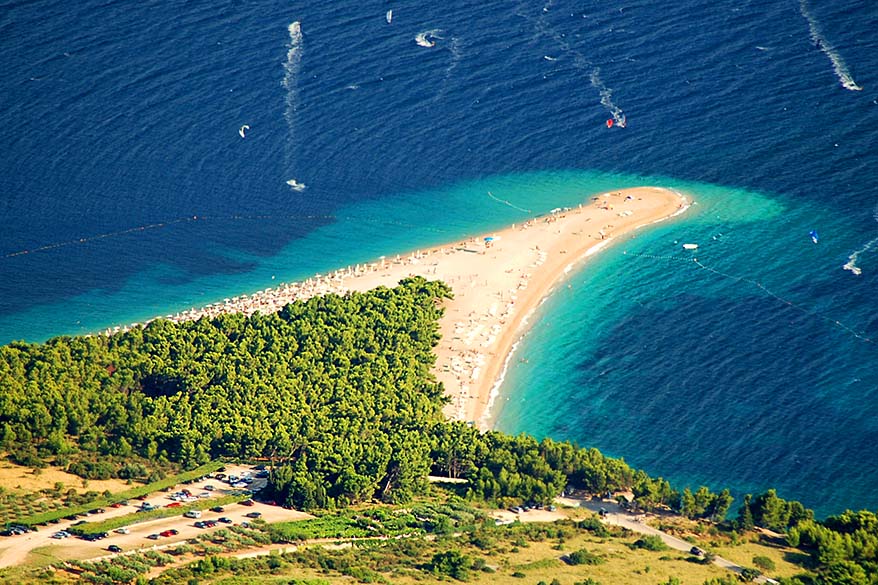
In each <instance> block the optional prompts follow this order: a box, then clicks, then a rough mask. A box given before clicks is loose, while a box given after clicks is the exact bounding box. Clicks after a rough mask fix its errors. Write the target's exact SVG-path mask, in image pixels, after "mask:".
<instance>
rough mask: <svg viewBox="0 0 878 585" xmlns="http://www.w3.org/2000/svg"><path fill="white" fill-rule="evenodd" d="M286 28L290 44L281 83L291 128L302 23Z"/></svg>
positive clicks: (300, 57) (296, 90) (300, 51)
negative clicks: (285, 92)
mask: <svg viewBox="0 0 878 585" xmlns="http://www.w3.org/2000/svg"><path fill="white" fill-rule="evenodd" d="M287 30H288V31H289V33H290V45H289V48H288V49H287V60H286V62H285V63H284V79H283V81H282V84H283V86H284V88H285V89H286V90H287V95H286V109H285V110H284V117H285V118H286V120H287V125H288V126H290V129H292V126H293V123H294V122H295V116H296V106H297V102H298V94H299V85H298V80H299V67H300V64H301V62H302V25H301V24H299V21H298V20H297V21H295V22H293V23H290V25H289V27H287Z"/></svg>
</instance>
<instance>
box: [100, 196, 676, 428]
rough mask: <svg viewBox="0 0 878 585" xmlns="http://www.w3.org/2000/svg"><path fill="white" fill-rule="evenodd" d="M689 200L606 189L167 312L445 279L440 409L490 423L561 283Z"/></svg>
mask: <svg viewBox="0 0 878 585" xmlns="http://www.w3.org/2000/svg"><path fill="white" fill-rule="evenodd" d="M689 204H690V199H689V198H687V197H686V196H685V195H683V194H682V193H680V192H678V191H676V190H672V189H666V188H658V187H635V188H630V189H620V190H618V191H610V192H606V193H600V194H596V195H591V196H589V197H588V198H587V199H586V200H585V201H583V202H582V203H581V204H579V206H578V207H575V208H563V209H561V208H558V209H554V210H552V211H551V212H549V213H547V214H544V215H542V216H538V217H534V218H530V219H528V220H527V221H525V222H524V223H521V224H513V225H511V226H509V227H506V228H504V229H501V230H498V231H494V232H491V233H485V234H482V235H480V236H478V237H470V238H467V239H465V240H462V241H458V242H454V243H451V244H445V245H439V246H435V247H433V248H429V249H425V250H416V251H413V252H409V253H407V254H406V255H402V254H400V255H395V256H394V257H393V258H388V257H386V256H381V257H379V258H378V259H377V260H376V261H375V262H371V263H365V264H357V265H355V266H348V267H347V268H344V269H339V270H336V271H334V272H330V273H328V274H325V275H322V274H317V275H315V276H314V277H312V278H309V279H307V280H305V281H302V282H296V283H285V284H281V285H279V286H277V287H273V288H267V289H264V290H262V291H258V292H256V293H253V294H250V295H240V296H236V297H233V298H228V299H225V300H224V301H223V302H221V303H212V304H209V305H206V306H204V307H201V308H197V309H189V310H186V311H183V312H181V313H177V314H175V315H166V316H165V317H163V318H165V319H168V320H170V321H176V322H180V321H190V320H195V319H199V318H201V317H209V318H212V317H216V316H218V315H219V314H223V313H231V312H241V313H245V314H248V315H249V314H253V313H255V312H257V311H259V312H261V313H263V314H267V313H271V312H276V311H279V310H280V309H281V308H283V306H284V305H286V304H288V303H290V302H294V301H297V300H305V299H308V298H311V297H313V296H319V295H324V294H329V293H335V294H340V295H343V294H345V293H347V292H349V291H360V292H363V291H367V290H371V289H374V288H376V287H378V286H387V287H393V286H396V284H397V283H398V282H399V281H400V280H402V279H404V278H408V277H412V276H422V277H424V278H427V279H429V280H442V281H444V282H445V283H446V284H448V285H449V286H450V287H451V289H452V292H453V294H454V298H453V299H451V300H446V301H445V302H444V304H443V306H444V310H445V313H444V315H443V317H442V318H441V319H440V323H439V328H440V334H441V338H440V341H439V343H438V345H437V346H436V348H435V351H436V355H437V360H436V364H435V368H434V372H435V375H436V378H437V379H438V380H439V381H440V382H442V384H443V386H444V388H445V393H446V395H447V396H448V398H449V404H448V405H447V406H446V407H445V409H444V413H445V415H446V416H447V417H448V418H450V419H455V420H462V421H466V422H469V423H471V424H474V425H476V426H477V427H478V428H480V429H483V430H486V429H488V428H489V427H490V424H491V416H492V407H493V405H494V402H495V401H496V398H497V396H498V394H499V391H500V387H501V385H502V382H503V379H504V377H505V375H506V371H507V370H508V367H509V363H510V360H511V359H512V356H513V354H514V350H515V348H516V347H517V344H518V343H519V342H520V340H521V339H522V337H523V336H524V335H525V334H526V332H527V329H528V326H529V325H528V322H529V320H530V319H532V317H533V315H534V313H535V312H536V311H537V310H538V308H539V306H540V304H541V303H542V302H543V301H544V300H545V299H546V298H547V297H548V296H549V295H551V293H552V291H553V290H554V289H555V287H557V286H558V283H559V282H561V281H563V279H564V278H566V277H567V276H568V275H569V274H570V273H571V272H572V271H573V270H574V269H576V268H577V267H578V266H580V265H581V264H582V263H583V262H585V261H586V260H587V259H588V258H589V257H590V256H592V255H593V254H596V253H597V252H599V251H601V250H603V249H605V248H607V247H609V246H610V245H612V244H614V243H616V242H618V241H619V240H620V239H621V238H622V236H625V235H629V234H631V233H632V232H636V231H637V230H638V229H640V228H643V227H646V226H648V225H651V224H654V223H657V222H660V221H665V220H668V219H670V218H671V217H674V216H676V215H679V214H681V213H683V212H684V211H686V209H688V207H689ZM632 237H633V236H632ZM137 325H139V324H132V326H137ZM121 329H124V328H120V327H115V328H112V329H109V330H107V331H105V333H107V334H112V333H114V332H116V331H119V330H121Z"/></svg>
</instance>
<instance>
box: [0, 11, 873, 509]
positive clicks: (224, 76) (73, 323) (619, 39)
mask: <svg viewBox="0 0 878 585" xmlns="http://www.w3.org/2000/svg"><path fill="white" fill-rule="evenodd" d="M388 10H392V11H393V12H392V19H391V22H390V23H388V22H387V21H388V18H387V16H388V15H387V11H388ZM0 63H3V73H4V74H3V75H2V76H0V119H2V124H0V144H2V145H3V146H2V149H0V342H4V343H5V342H8V341H10V340H14V339H25V340H29V341H41V340H45V339H47V338H49V337H51V336H55V335H60V334H76V333H89V332H94V331H98V330H101V329H104V328H106V327H110V326H114V325H120V324H126V323H131V322H139V321H142V320H144V319H147V318H149V317H153V316H156V315H163V314H168V313H173V312H177V311H180V310H182V309H186V308H189V307H193V306H199V305H203V304H207V303H210V302H213V301H216V300H220V299H222V298H224V297H227V296H231V295H233V294H239V293H244V292H253V291H255V290H259V289H262V288H266V287H268V286H272V285H273V284H277V283H278V282H281V281H285V280H293V279H299V278H304V277H308V276H310V275H313V274H314V273H315V272H321V271H325V270H328V269H332V268H336V267H340V266H345V265H349V264H353V263H356V262H362V261H365V260H374V259H375V258H376V257H377V256H379V255H382V254H389V253H396V252H402V251H406V250H410V249H413V248H416V247H422V246H424V245H427V244H437V243H440V242H444V241H448V240H451V239H455V238H459V237H462V236H464V235H471V234H479V233H481V232H482V231H484V230H486V229H489V228H495V227H499V226H504V225H507V224H509V223H512V222H515V221H520V220H522V219H524V218H526V217H528V216H530V215H533V214H538V213H542V212H545V211H547V210H549V209H551V208H553V207H556V206H559V205H561V204H574V203H578V202H580V201H583V200H584V199H586V198H587V197H588V196H589V195H591V194H594V193H597V192H601V191H603V190H609V189H615V188H619V187H624V186H632V185H639V184H651V185H663V186H669V187H674V188H677V189H680V190H681V191H685V192H687V193H689V194H690V195H691V196H692V197H693V198H694V199H695V200H696V202H697V205H695V206H694V207H693V208H692V209H691V210H690V212H689V213H688V214H687V216H686V217H684V218H681V219H678V220H676V221H674V222H671V223H668V224H664V225H662V226H660V227H656V228H654V229H651V230H650V231H648V232H646V233H645V234H643V235H641V236H639V237H638V238H636V239H635V240H629V241H624V242H616V243H615V244H614V245H613V246H612V247H610V248H609V249H608V250H606V251H605V252H603V253H602V254H600V255H599V256H598V257H596V258H594V259H593V260H591V261H589V263H588V265H587V267H586V268H584V269H583V270H582V271H580V272H579V273H576V274H573V275H571V276H570V277H569V279H568V280H567V282H566V284H567V285H569V286H559V287H558V288H557V292H556V293H555V294H553V295H552V296H551V297H550V298H549V300H548V301H547V302H546V303H545V304H544V305H543V306H542V308H541V309H540V311H539V312H538V315H536V316H535V317H534V318H533V319H531V322H532V323H533V328H532V330H531V332H530V334H529V335H527V336H526V338H525V339H524V340H523V341H522V343H521V345H520V346H519V348H518V350H517V352H516V354H515V355H514V356H513V359H511V360H510V368H509V371H508V373H507V376H506V379H505V383H504V385H503V388H502V393H501V395H500V397H499V398H498V400H497V404H496V405H495V409H494V414H495V416H496V424H497V426H498V427H499V428H501V429H503V430H506V431H510V432H519V431H526V432H530V433H533V434H535V435H537V436H546V435H548V436H552V437H555V438H559V439H573V440H575V441H577V442H579V443H580V444H581V445H588V446H596V447H598V448H600V449H601V450H603V451H605V452H607V453H609V454H612V455H617V456H622V457H624V458H625V459H626V460H627V461H628V462H629V463H631V464H633V465H635V466H638V467H642V468H644V469H646V470H648V471H649V472H651V473H653V474H656V475H662V476H665V477H667V478H669V479H671V480H672V481H673V482H675V483H676V484H677V485H678V486H683V485H691V486H693V487H697V486H698V485H701V484H706V485H709V486H711V487H712V488H715V489H720V488H723V487H727V486H728V487H730V488H733V490H734V491H735V493H738V494H741V493H745V492H757V491H760V490H764V489H766V488H769V487H776V488H778V490H779V492H780V494H781V495H782V496H783V497H786V498H793V499H799V500H801V501H803V502H804V503H805V504H806V505H808V506H811V507H813V508H815V509H816V510H817V511H818V513H819V514H821V515H824V514H829V513H834V512H839V511H841V510H843V509H845V508H847V507H851V508H864V507H865V508H871V509H876V508H878V489H876V488H878V449H876V445H878V295H876V291H878V101H876V98H878V4H876V3H874V2H867V1H863V0H838V1H833V2H830V1H828V0H807V1H806V0H783V1H781V0H759V1H756V0H749V1H748V0H734V1H728V0H710V1H708V0H683V1H681V0H675V1H673V2H669V1H659V2H647V1H645V0H633V1H623V2H619V1H610V2H607V1H606V0H602V1H597V0H595V1H591V0H585V1H579V2H573V1H571V0H557V1H555V0H549V2H547V3H545V4H542V3H540V2H528V1H524V0H521V1H518V2H515V1H493V0H487V1H484V2H462V1H455V0H451V1H448V2H423V1H421V2H417V1H414V0H410V1H409V0H399V1H392V2H388V1H386V0H385V1H381V2H378V1H372V0H365V1H357V2H351V1H348V0H336V1H334V2H307V3H306V2H301V1H289V0H288V1H285V2H277V1H271V0H267V1H260V2H255V1H250V0H226V1H215V2H203V1H192V2H179V1H175V2H158V1H145V2H114V1H111V0H81V1H79V2H64V3H59V2H49V1H47V0H42V1H28V2H24V1H9V0H0ZM608 120H612V121H613V122H614V124H613V127H612V128H608V127H607V121H608ZM623 120H624V121H625V122H626V123H627V124H626V127H624V128H623V127H621V126H622V124H621V122H622V121H623ZM241 133H243V135H244V136H243V137H242V136H241ZM289 181H294V182H293V183H292V187H291V185H290V184H288V182H289ZM301 185H304V186H305V188H304V189H301V190H299V189H298V188H300V186H301ZM294 187H297V188H294ZM488 191H491V192H492V193H493V194H494V195H495V196H496V198H493V199H492V198H490V197H488V196H487V192H488ZM501 200H503V201H508V202H509V205H507V204H504V203H502V202H500V201H501ZM525 209H528V210H531V212H530V213H528V212H525V211H523V210H525ZM812 230H814V231H816V232H817V233H818V234H819V238H818V243H816V244H815V243H813V242H812V240H811V238H810V236H809V233H810V232H811V231H812ZM684 242H697V243H699V246H700V247H699V249H698V250H697V252H696V253H695V254H692V253H688V252H687V253H683V250H682V249H681V243H684ZM696 259H697V261H696ZM845 266H846V267H847V269H845Z"/></svg>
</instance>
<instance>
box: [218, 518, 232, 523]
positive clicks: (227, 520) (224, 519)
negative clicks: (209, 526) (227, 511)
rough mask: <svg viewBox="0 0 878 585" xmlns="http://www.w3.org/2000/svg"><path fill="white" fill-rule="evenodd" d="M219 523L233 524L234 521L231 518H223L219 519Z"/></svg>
mask: <svg viewBox="0 0 878 585" xmlns="http://www.w3.org/2000/svg"><path fill="white" fill-rule="evenodd" d="M217 522H222V523H223V524H231V523H232V520H231V518H226V517H225V516H223V517H222V518H217Z"/></svg>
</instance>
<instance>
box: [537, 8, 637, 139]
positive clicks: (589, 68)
mask: <svg viewBox="0 0 878 585" xmlns="http://www.w3.org/2000/svg"><path fill="white" fill-rule="evenodd" d="M554 3H555V0H548V1H547V2H546V4H545V5H544V6H543V8H542V10H541V12H540V15H539V16H538V17H537V18H536V19H535V21H536V22H535V26H536V30H537V35H536V36H546V37H549V38H551V39H552V40H553V41H555V43H557V45H558V47H559V48H560V49H561V52H562V53H563V54H567V55H570V56H572V57H573V66H574V67H575V68H576V69H578V70H579V71H582V72H587V73H588V74H589V82H590V83H591V86H592V87H593V88H595V89H596V90H597V91H598V94H599V95H600V98H601V105H603V106H604V107H605V108H606V109H607V112H608V113H609V114H610V116H612V118H613V122H614V124H618V125H619V126H621V127H623V128H624V127H625V126H626V117H625V112H624V111H623V110H622V108H620V107H619V106H618V105H616V103H615V102H614V101H613V90H612V89H611V88H609V87H607V85H606V84H605V83H604V81H603V80H602V79H601V69H600V67H597V66H596V65H595V64H594V63H592V62H591V61H590V60H589V59H588V58H586V57H585V55H583V54H582V53H580V52H579V51H578V50H576V49H574V48H573V47H572V46H571V45H570V43H569V42H568V41H567V39H566V37H565V36H564V35H563V34H560V33H558V31H556V30H555V29H554V28H553V27H552V26H551V25H550V24H549V23H548V21H547V19H546V15H547V14H549V12H550V11H551V10H552V8H553V6H554ZM522 16H525V18H528V17H527V16H526V13H522ZM543 59H545V60H546V61H550V62H551V61H557V57H552V56H549V55H544V56H543Z"/></svg>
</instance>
